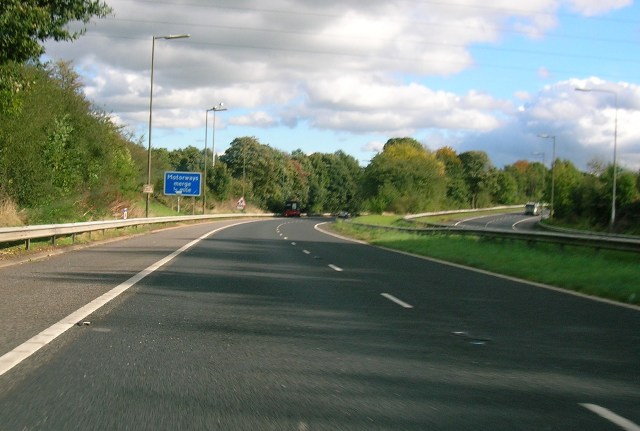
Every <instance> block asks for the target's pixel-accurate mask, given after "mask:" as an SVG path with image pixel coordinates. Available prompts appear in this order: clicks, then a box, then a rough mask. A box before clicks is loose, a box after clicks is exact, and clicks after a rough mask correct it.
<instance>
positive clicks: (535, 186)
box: [0, 62, 640, 230]
mask: <svg viewBox="0 0 640 431" xmlns="http://www.w3.org/2000/svg"><path fill="white" fill-rule="evenodd" d="M14 71H17V72H18V75H19V76H20V79H22V80H24V81H26V82H28V83H29V86H28V88H26V89H25V90H24V91H20V92H18V93H17V94H16V95H15V96H14V99H16V100H14V103H13V105H14V106H17V107H18V108H16V109H13V110H4V111H2V112H0V176H1V178H2V182H1V183H0V196H1V197H4V198H5V199H11V200H12V201H13V202H15V204H16V206H17V207H18V208H20V209H23V210H24V211H25V214H27V216H26V217H25V218H26V220H25V221H26V222H29V223H33V222H62V221H72V220H79V219H82V220H88V219H92V218H94V219H95V218H100V217H105V216H107V217H108V216H109V215H110V214H111V213H113V212H114V208H117V207H118V206H132V205H133V206H135V202H136V201H138V200H140V199H141V196H142V194H141V190H142V185H143V184H145V183H146V180H147V179H146V173H147V172H146V170H147V149H146V148H145V146H144V145H143V143H142V140H138V141H136V140H134V139H133V137H132V136H131V135H129V134H127V133H126V131H125V130H124V129H122V128H121V127H118V126H116V125H115V124H114V122H113V121H112V120H111V118H110V117H109V115H108V114H106V113H105V112H103V111H101V110H99V109H96V108H95V107H94V106H92V105H91V103H90V101H88V100H87V99H86V97H85V96H84V93H83V92H82V83H81V81H80V78H79V76H78V75H77V74H76V73H75V72H74V71H73V70H72V68H71V67H70V65H69V64H67V63H63V62H59V63H50V64H46V65H36V64H24V65H22V66H21V67H20V68H14ZM151 155H152V168H153V171H152V182H153V185H154V189H155V194H154V197H155V198H156V199H157V200H162V199H163V196H162V190H163V184H162V181H163V173H164V172H165V171H184V172H203V171H204V167H205V157H206V158H207V161H208V162H209V163H207V172H206V175H205V178H206V182H205V184H204V188H205V192H206V194H207V196H208V200H207V202H208V208H207V210H208V211H211V210H215V208H216V206H219V205H220V204H221V203H222V202H226V201H233V200H236V199H238V198H239V197H240V196H244V197H245V200H246V201H247V202H249V203H250V204H252V205H253V206H254V207H257V208H261V209H264V210H265V211H273V212H279V211H281V210H282V207H283V205H284V203H285V202H286V201H288V200H296V201H298V202H300V204H301V206H302V208H304V209H305V210H306V211H307V212H309V213H335V212H338V211H349V212H352V213H358V212H373V213H381V212H394V213H401V214H402V213H419V212H426V211H437V210H444V209H457V208H481V207H488V206H493V205H511V204H523V203H525V202H527V201H543V202H547V203H550V202H551V198H552V195H553V205H554V210H555V216H556V218H557V219H559V220H564V221H567V222H571V223H578V224H580V223H582V224H588V225H595V226H598V225H599V226H603V227H604V226H606V225H607V223H608V220H609V214H610V211H611V190H612V184H613V167H612V166H606V165H603V164H598V163H596V162H593V163H592V164H591V165H590V170H589V172H582V171H580V170H579V169H577V168H576V167H575V166H574V165H573V164H572V163H571V161H569V160H560V159H558V160H555V161H553V163H552V164H551V166H554V167H553V169H552V168H551V166H545V165H544V164H543V163H540V162H530V161H526V160H520V161H517V162H515V163H513V164H512V165H508V166H505V167H504V168H496V167H494V166H493V165H492V163H491V160H490V159H489V157H488V155H487V154H486V153H485V152H483V151H467V152H463V153H460V154H458V153H456V151H455V150H453V149H452V148H449V147H443V148H440V149H438V150H435V151H431V150H429V149H428V148H426V147H425V146H424V145H422V144H421V143H420V142H418V141H417V140H415V139H413V138H410V137H401V138H392V139H389V140H388V141H387V143H386V144H385V145H384V148H383V149H382V151H381V152H380V153H378V154H377V155H375V156H374V157H373V158H372V159H371V161H370V162H369V163H368V165H367V166H360V165H359V163H358V161H357V160H356V159H355V158H354V157H352V156H350V155H348V154H346V153H344V152H343V151H337V152H335V153H330V154H329V153H313V154H306V153H305V152H304V151H302V150H301V149H299V150H296V151H293V152H291V153H287V152H284V151H281V150H278V149H276V148H272V147H271V146H269V145H265V144H262V143H261V142H260V141H259V139H258V138H256V137H239V138H236V139H234V140H233V141H232V142H231V143H230V144H229V147H228V149H227V150H226V151H225V153H224V154H222V155H220V156H216V157H215V158H214V155H213V153H212V152H211V150H210V149H208V150H207V153H206V154H205V153H204V151H203V150H202V149H198V148H196V147H193V146H187V147H186V148H182V149H176V150H171V151H170V150H167V149H164V148H154V149H152V153H151ZM616 180H617V187H616V191H617V193H616V196H617V197H616V206H617V208H618V213H619V227H620V229H622V230H628V229H630V228H631V229H632V228H633V226H636V227H637V226H638V225H640V222H639V220H638V217H639V213H640V211H639V209H640V198H639V196H640V175H639V173H637V172H635V173H634V172H631V171H629V170H626V169H624V168H621V167H618V168H617V178H616Z"/></svg>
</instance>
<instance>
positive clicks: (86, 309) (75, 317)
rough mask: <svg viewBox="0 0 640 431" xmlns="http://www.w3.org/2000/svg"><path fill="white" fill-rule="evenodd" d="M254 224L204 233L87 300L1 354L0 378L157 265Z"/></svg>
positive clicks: (152, 270) (156, 267) (132, 284)
mask: <svg viewBox="0 0 640 431" xmlns="http://www.w3.org/2000/svg"><path fill="white" fill-rule="evenodd" d="M254 221H255V220H250V221H242V222H239V223H234V224H231V225H228V226H223V227H219V228H217V229H214V230H212V231H211V232H208V233H206V234H204V235H202V236H201V237H200V238H198V239H195V240H193V241H191V242H190V243H188V244H186V245H184V246H182V247H181V248H179V249H178V250H176V251H174V252H173V253H171V254H170V255H168V256H167V257H165V258H163V259H160V260H159V261H157V262H156V263H154V264H152V265H150V266H149V267H147V268H145V269H143V270H142V271H140V272H139V273H137V274H136V275H134V276H133V277H131V278H130V279H128V280H127V281H125V282H124V283H122V284H119V285H118V286H116V287H114V288H113V289H111V290H110V291H108V292H107V293H105V294H103V295H102V296H99V297H98V298H96V299H94V300H93V301H91V302H90V303H88V304H87V305H85V306H83V307H81V308H79V309H78V310H76V311H74V312H73V313H71V314H69V315H68V316H67V317H65V318H64V319H62V320H60V321H59V322H58V323H54V324H53V325H51V326H50V327H48V328H47V329H45V330H44V331H42V332H40V333H39V334H38V335H36V336H35V337H32V338H31V339H29V340H27V341H25V342H24V343H22V344H20V345H19V346H18V347H16V348H15V349H13V350H11V351H10V352H8V353H5V354H4V355H2V356H1V357H0V376H1V375H3V374H4V373H6V372H7V371H9V370H10V369H11V368H13V367H15V366H16V365H18V364H19V363H20V362H22V361H24V360H25V359H27V358H28V357H29V356H31V355H33V354H34V353H35V352H37V351H38V350H40V349H41V348H42V347H44V346H46V345H47V344H49V343H50V342H51V341H53V340H54V339H56V338H57V337H59V336H60V335H62V334H63V333H64V332H65V331H67V330H68V329H70V328H72V327H73V326H74V325H76V324H77V323H78V322H79V321H81V320H82V319H84V318H85V317H87V316H88V315H90V314H91V313H93V312H95V311H96V310H97V309H99V308H100V307H102V306H103V305H105V304H106V303H108V302H109V301H111V300H112V299H114V298H116V297H117V296H118V295H120V294H121V293H123V292H124V291H126V290H127V289H129V288H130V287H131V286H134V285H135V284H136V283H138V282H139V281H140V280H142V279H143V278H145V277H146V276H147V275H149V274H151V273H153V272H154V271H156V270H157V269H158V268H160V267H161V266H163V265H165V264H167V263H169V262H170V261H171V260H173V259H174V258H175V257H176V256H178V255H179V254H180V253H182V252H184V251H185V250H187V249H189V248H191V247H192V246H194V245H195V244H197V243H198V242H200V241H202V240H203V239H205V238H207V237H208V236H210V235H213V234H214V233H216V232H218V231H221V230H223V229H226V228H229V227H232V226H238V225H240V224H244V223H252V222H254Z"/></svg>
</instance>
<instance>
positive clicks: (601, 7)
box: [567, 0, 633, 16]
mask: <svg viewBox="0 0 640 431" xmlns="http://www.w3.org/2000/svg"><path fill="white" fill-rule="evenodd" d="M567 3H568V4H569V5H570V7H571V8H572V9H573V10H575V11H576V12H579V13H581V14H583V15H586V16H594V15H599V14H602V13H605V12H609V11H612V10H615V9H621V8H623V7H625V6H629V5H630V4H632V3H633V0H607V1H602V0H568V1H567Z"/></svg>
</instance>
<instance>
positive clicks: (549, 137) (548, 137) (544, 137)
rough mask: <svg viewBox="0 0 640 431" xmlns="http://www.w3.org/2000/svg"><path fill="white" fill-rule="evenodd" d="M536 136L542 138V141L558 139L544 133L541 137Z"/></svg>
mask: <svg viewBox="0 0 640 431" xmlns="http://www.w3.org/2000/svg"><path fill="white" fill-rule="evenodd" d="M536 136H537V137H538V138H542V139H555V138H556V137H555V136H552V135H547V134H546V133H542V134H539V135H536Z"/></svg>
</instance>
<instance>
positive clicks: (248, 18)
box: [47, 0, 640, 160]
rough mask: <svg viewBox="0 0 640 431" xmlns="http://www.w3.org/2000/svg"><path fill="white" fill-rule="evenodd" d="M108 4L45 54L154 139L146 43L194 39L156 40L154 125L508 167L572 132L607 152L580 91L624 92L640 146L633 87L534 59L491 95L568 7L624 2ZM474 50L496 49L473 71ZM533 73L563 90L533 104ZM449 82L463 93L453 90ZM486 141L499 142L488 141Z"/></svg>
mask: <svg viewBox="0 0 640 431" xmlns="http://www.w3.org/2000/svg"><path fill="white" fill-rule="evenodd" d="M109 4H110V5H111V6H112V7H113V8H114V10H115V17H112V18H109V19H107V20H99V21H96V22H95V23H91V24H90V25H89V31H88V33H87V35H85V36H83V37H82V38H81V39H79V40H78V41H76V42H74V43H72V44H69V43H48V44H47V48H48V54H49V55H50V56H52V57H54V58H62V59H73V61H74V64H75V66H76V68H77V69H78V70H79V71H81V73H82V75H83V78H84V81H85V82H86V84H87V87H86V89H85V91H86V94H87V96H88V97H89V98H90V99H91V100H92V101H93V102H94V103H95V104H96V105H97V106H100V107H102V108H103V109H104V110H106V111H107V112H112V113H113V116H114V118H117V120H118V121H119V122H122V123H123V124H129V125H131V127H132V128H134V129H135V130H139V131H140V130H146V126H147V121H148V115H149V113H148V109H149V84H150V67H151V47H152V40H153V39H152V37H153V36H154V35H156V36H161V35H168V34H179V33H190V34H191V37H190V38H189V39H179V40H164V39H158V40H156V42H155V56H154V95H153V96H154V112H153V119H154V120H153V121H154V128H166V129H177V128H185V129H192V130H196V131H197V132H198V133H200V130H201V129H202V126H203V122H204V118H203V117H204V112H205V109H207V108H208V107H211V106H212V105H215V104H217V103H219V102H221V101H224V102H225V104H226V106H228V107H229V111H227V112H225V114H224V117H223V118H224V119H221V123H220V124H219V127H225V128H226V127H229V128H233V130H234V131H237V132H238V134H239V135H241V134H242V127H259V128H262V129H263V130H268V129H276V128H283V129H284V128H289V130H290V131H291V132H292V133H293V132H295V131H299V130H303V129H304V127H310V128H315V129H318V130H320V131H322V132H332V133H335V134H337V135H339V136H340V137H344V136H347V135H354V136H356V138H355V139H356V140H357V142H358V144H356V145H357V147H356V148H354V149H353V151H365V152H366V151H367V148H377V146H378V145H382V144H379V142H384V141H385V139H383V138H379V139H378V138H377V137H378V136H387V137H394V136H418V137H425V138H424V139H425V142H427V143H428V145H429V146H430V147H432V148H434V149H435V148H437V147H434V145H433V143H434V142H438V143H443V144H449V143H450V144H451V145H452V146H454V145H455V146H457V147H456V148H462V147H463V146H465V145H473V144H474V143H480V142H481V144H482V146H483V148H486V149H493V148H495V149H496V157H500V155H504V160H507V158H508V157H507V155H508V154H511V156H512V157H515V156H516V155H518V156H520V155H527V154H528V153H527V152H526V151H524V152H523V151H520V150H518V140H520V139H528V138H526V136H529V135H531V134H532V133H533V135H534V136H535V131H536V130H537V131H541V130H543V129H544V130H546V131H548V132H553V133H557V134H558V135H561V134H567V138H566V140H569V139H571V140H572V142H574V143H575V148H576V154H580V151H582V150H583V149H589V148H592V147H593V148H595V147H598V146H600V147H601V146H603V143H605V141H606V139H607V133H608V132H607V128H606V125H607V123H608V121H609V120H610V119H611V111H610V110H607V109H606V104H607V103H608V101H607V100H606V99H607V98H606V97H596V96H595V94H590V95H587V94H576V93H575V92H574V90H573V87H574V86H585V85H591V86H602V87H603V88H604V86H607V88H613V87H615V88H617V89H618V90H619V91H620V105H621V110H620V112H619V114H620V116H619V120H620V121H619V124H620V127H619V132H620V133H619V137H620V145H621V149H622V150H623V151H628V150H630V149H631V148H633V145H634V142H637V141H638V131H637V130H636V129H635V128H634V127H633V126H631V125H630V124H640V119H639V118H637V117H636V112H637V111H638V110H639V109H640V106H637V104H638V103H640V102H636V101H640V97H639V96H640V93H639V92H638V88H637V86H635V85H633V84H628V85H625V84H614V83H608V82H606V81H605V80H597V79H595V78H589V79H585V80H568V78H567V76H565V75H562V70H561V68H558V67H555V66H554V64H553V63H552V62H551V61H546V58H545V59H542V60H541V61H540V62H538V63H536V64H537V65H539V64H544V65H545V66H544V67H538V66H533V67H532V69H530V70H525V72H524V73H525V74H526V76H528V79H529V80H530V81H531V82H529V83H526V82H522V83H521V84H519V85H518V86H517V88H509V89H508V91H507V90H505V92H506V93H505V94H506V95H505V94H502V95H497V94H495V93H493V94H492V92H490V91H488V90H484V87H490V86H494V87H495V84H494V83H493V80H494V77H493V76H492V75H491V73H490V72H491V71H492V70H493V71H495V70H498V69H499V68H500V67H505V65H506V67H507V68H512V69H510V70H513V73H514V74H516V73H519V71H518V68H520V67H523V66H521V65H520V64H517V63H514V62H513V61H512V60H511V59H510V58H509V59H507V60H504V59H500V56H501V55H502V56H503V57H504V56H505V55H506V54H507V53H510V52H512V51H516V52H517V51H518V50H517V49H515V50H511V49H507V48H510V47H509V46H508V43H509V42H510V41H514V40H527V41H531V43H532V44H534V46H535V43H540V42H541V41H544V40H545V38H546V37H548V36H549V34H548V33H549V32H550V30H553V29H556V27H557V26H558V25H559V20H558V17H559V15H558V11H559V10H562V9H564V10H565V11H566V9H567V8H571V10H574V11H577V12H578V13H580V14H583V15H587V16H593V15H596V14H600V13H605V12H608V11H614V10H616V9H618V8H622V7H624V6H626V5H629V4H631V2H630V1H629V0H612V1H606V2H602V1H593V0H564V1H561V0H522V1H520V2H518V3H517V4H514V3H513V1H511V0H493V1H490V2H487V1H486V0H458V1H456V2H455V3H447V2H388V1H386V0H371V1H368V2H364V3H363V2H362V1H361V0H327V1H323V2H318V1H316V0H295V1H294V0H274V1H272V2H269V3H268V5H266V4H265V2H262V1H258V0H248V1H245V2H241V3H238V2H237V1H234V0H220V1H216V2H215V4H212V3H211V2H208V1H206V0H189V1H186V0H185V1H182V0H176V1H172V2H164V1H159V2H151V1H131V0H110V1H109ZM581 42H582V41H581ZM478 46H482V47H490V48H495V49H494V50H493V51H489V52H491V53H492V55H487V57H485V58H481V59H479V56H478V54H477V52H475V51H474V48H476V47H478ZM503 48H505V51H503V52H501V51H500V50H501V49H503ZM529 49H535V48H529ZM496 58H499V60H496ZM505 58H506V57H505ZM596 61H597V59H596ZM487 65H489V66H492V65H493V66H497V67H498V69H489V71H488V72H487V74H486V77H485V79H484V81H483V80H476V81H473V83H470V84H467V82H466V81H465V79H466V78H468V77H469V75H470V74H471V73H472V72H475V71H477V70H483V67H487ZM551 71H553V73H551ZM577 75H578V74H574V76H577ZM502 76H504V75H502ZM583 76H584V74H583ZM536 77H537V78H541V79H545V80H546V81H545V82H546V83H549V82H550V80H551V79H556V80H558V81H559V82H557V83H555V84H550V85H548V86H547V87H544V88H543V89H542V90H541V91H539V92H538V90H539V89H538V88H537V85H539V83H540V81H539V79H536ZM434 78H435V79H434ZM496 79H499V78H496ZM454 81H455V82H456V83H458V82H459V83H458V84H457V85H455V86H454V85H451V83H452V82H454ZM600 96H604V95H600ZM506 97H514V98H515V99H516V103H518V104H521V105H522V106H521V107H516V105H515V104H514V102H513V101H511V100H508V99H506ZM634 103H635V104H636V105H634ZM523 131H524V132H523ZM281 133H283V132H281ZM571 133H572V134H573V135H572V136H573V137H571V136H570V134H571ZM362 135H372V136H376V138H373V137H372V138H371V139H369V136H368V137H367V138H366V139H368V140H369V144H367V145H365V146H364V147H362V144H361V142H362ZM154 136H155V135H154ZM563 136H564V135H563ZM492 137H496V138H497V139H496V141H495V142H493V143H492V142H491V138H492ZM310 139H311V138H310ZM465 139H468V141H467V142H466V143H465ZM291 140H292V141H300V142H302V143H304V139H299V138H297V139H291ZM634 140H635V141H634ZM534 141H535V139H534ZM500 142H504V143H503V144H500ZM274 144H276V146H277V143H275V142H274ZM623 154H628V153H624V152H623ZM631 156H633V157H635V153H634V154H632V155H631ZM629 159H630V160H631V159H632V157H630V158H629Z"/></svg>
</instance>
